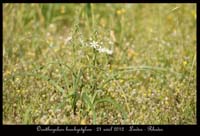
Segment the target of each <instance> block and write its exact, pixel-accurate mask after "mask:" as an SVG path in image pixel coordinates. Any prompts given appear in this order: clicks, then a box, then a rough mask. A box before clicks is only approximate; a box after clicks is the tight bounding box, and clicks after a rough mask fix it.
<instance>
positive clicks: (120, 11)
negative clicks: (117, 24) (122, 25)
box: [116, 9, 126, 15]
mask: <svg viewBox="0 0 200 136" xmlns="http://www.w3.org/2000/svg"><path fill="white" fill-rule="evenodd" d="M116 12H117V15H122V14H124V13H125V12H126V10H125V9H119V10H117V11H116Z"/></svg>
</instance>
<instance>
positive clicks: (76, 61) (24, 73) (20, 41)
mask: <svg viewBox="0 0 200 136" xmlns="http://www.w3.org/2000/svg"><path fill="white" fill-rule="evenodd" d="M96 45H97V46H98V47H94V48H93V47H91V46H96ZM100 46H101V47H100ZM3 124H196V5H195V4H3Z"/></svg>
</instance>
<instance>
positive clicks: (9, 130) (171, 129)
mask: <svg viewBox="0 0 200 136" xmlns="http://www.w3.org/2000/svg"><path fill="white" fill-rule="evenodd" d="M27 2H32V3H38V2H39V3H41V2H42V3H54V2H56V3H77V2H78V3H88V2H91V3H105V2H108V3H196V4H197V13H198V11H199V8H200V7H199V4H198V0H188V1H183V0H174V1H169V0H160V1H158V0H153V1H152V0H133V1H130V0H124V1H122V0H121V1H120V0H115V1H113V2H112V1H103V0H90V1H89V0H82V1H81V0H32V1H28V0H10V1H6V0H3V3H27ZM1 20H2V21H1V45H2V46H1V50H0V51H1V57H2V59H1V61H2V62H1V64H2V65H1V71H2V72H1V77H2V78H1V79H2V80H1V81H3V40H2V37H3V5H2V3H1ZM196 21H197V23H196V24H197V50H196V52H197V56H196V59H197V71H196V72H197V81H196V83H197V96H196V97H197V99H196V100H197V102H196V109H197V111H196V119H197V122H196V123H197V124H196V125H148V124H147V125H40V124H37V125H3V115H2V112H3V106H2V103H3V95H2V93H3V82H1V84H2V85H1V86H2V87H1V88H2V91H1V98H2V100H1V109H2V112H1V119H2V121H1V126H0V129H1V130H0V132H1V133H2V134H4V133H5V134H6V135H9V134H13V133H14V134H17V135H18V134H20V135H21V134H27V135H31V134H32V135H55V134H56V135H61V134H62V135H63V134H64V135H75V134H82V132H79V133H78V132H77V131H73V132H70V131H64V132H55V133H53V132H52V131H38V130H37V129H38V127H42V128H47V127H50V128H53V129H56V128H57V127H59V128H60V129H62V128H63V129H65V128H66V127H68V128H76V129H80V128H81V127H82V128H85V127H87V129H92V130H93V131H92V132H85V133H84V134H86V135H91V134H92V135H97V134H101V135H105V134H120V135H125V134H131V135H136V136H137V135H140V134H145V135H153V136H154V135H173V134H174V133H178V135H179V134H187V135H188V134H189V135H190V134H192V135H194V134H195V133H196V132H197V131H198V130H200V125H199V124H200V120H199V118H200V111H199V109H198V107H200V103H199V102H198V98H199V93H200V92H199V91H198V90H199V84H200V81H199V76H200V72H199V70H198V69H199V59H198V58H199V55H198V52H199V51H198V50H199V49H200V48H199V47H198V42H199V40H198V36H199V35H198V32H199V28H198V22H199V17H198V14H197V20H196ZM98 127H100V128H101V130H103V129H105V128H111V127H112V128H114V127H119V128H124V131H111V132H106V131H101V132H99V131H98V132H97V131H96V129H97V128H98ZM131 127H134V128H135V129H136V128H139V129H143V130H144V131H142V132H140V131H132V132H130V131H128V130H129V129H130V128H131ZM149 127H154V128H159V129H162V130H163V131H154V132H151V131H148V128H149ZM5 134H4V135H5Z"/></svg>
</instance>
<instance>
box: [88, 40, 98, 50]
mask: <svg viewBox="0 0 200 136" xmlns="http://www.w3.org/2000/svg"><path fill="white" fill-rule="evenodd" d="M89 44H90V46H91V47H93V48H95V49H97V48H98V47H99V44H98V42H95V41H92V42H90V43H89Z"/></svg>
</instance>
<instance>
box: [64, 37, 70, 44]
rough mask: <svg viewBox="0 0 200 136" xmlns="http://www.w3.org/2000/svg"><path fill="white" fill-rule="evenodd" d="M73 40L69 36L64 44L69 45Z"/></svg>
mask: <svg viewBox="0 0 200 136" xmlns="http://www.w3.org/2000/svg"><path fill="white" fill-rule="evenodd" d="M71 40H72V36H69V37H67V38H66V39H65V42H64V44H68V43H69V42H70V41H71Z"/></svg>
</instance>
